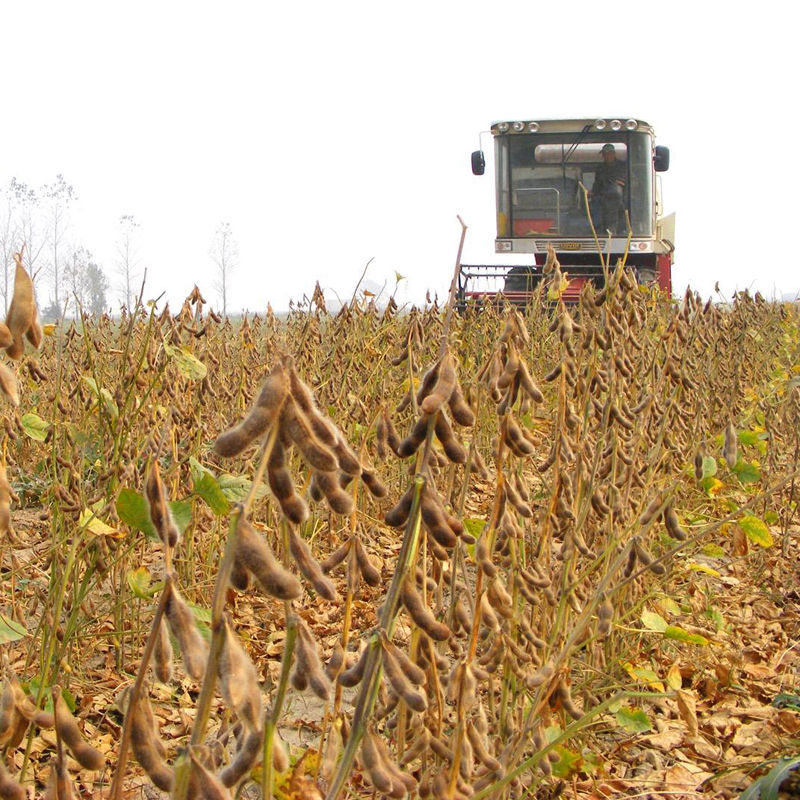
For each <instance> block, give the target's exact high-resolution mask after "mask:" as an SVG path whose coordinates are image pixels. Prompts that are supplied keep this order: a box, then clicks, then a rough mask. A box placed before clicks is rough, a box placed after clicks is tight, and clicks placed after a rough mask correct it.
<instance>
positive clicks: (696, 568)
mask: <svg viewBox="0 0 800 800" xmlns="http://www.w3.org/2000/svg"><path fill="white" fill-rule="evenodd" d="M689 569H690V570H692V572H705V574H706V575H711V576H713V577H714V578H719V577H720V573H719V572H717V570H715V569H714V568H713V567H708V566H706V565H705V564H695V563H691V564H689Z"/></svg>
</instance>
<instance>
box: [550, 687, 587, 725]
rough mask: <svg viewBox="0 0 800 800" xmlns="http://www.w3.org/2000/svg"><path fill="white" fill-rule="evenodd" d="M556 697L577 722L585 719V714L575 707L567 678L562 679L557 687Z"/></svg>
mask: <svg viewBox="0 0 800 800" xmlns="http://www.w3.org/2000/svg"><path fill="white" fill-rule="evenodd" d="M556 696H557V697H558V699H559V700H560V701H561V707H562V708H563V709H564V710H565V711H566V712H567V713H568V714H569V715H570V716H571V717H572V718H573V719H575V720H578V719H581V718H582V717H583V712H582V711H581V710H580V709H579V708H578V707H577V706H576V705H575V703H574V701H573V699H572V694H571V693H570V688H569V684H568V683H567V681H566V679H565V678H561V680H560V681H559V682H558V686H557V687H556Z"/></svg>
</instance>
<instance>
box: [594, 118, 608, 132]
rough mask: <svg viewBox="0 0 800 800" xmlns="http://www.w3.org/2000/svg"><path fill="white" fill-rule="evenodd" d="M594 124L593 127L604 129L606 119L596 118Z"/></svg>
mask: <svg viewBox="0 0 800 800" xmlns="http://www.w3.org/2000/svg"><path fill="white" fill-rule="evenodd" d="M594 126H595V128H597V130H599V131H602V130H605V127H606V121H605V120H604V119H598V120H597V121H596V122H595V123H594Z"/></svg>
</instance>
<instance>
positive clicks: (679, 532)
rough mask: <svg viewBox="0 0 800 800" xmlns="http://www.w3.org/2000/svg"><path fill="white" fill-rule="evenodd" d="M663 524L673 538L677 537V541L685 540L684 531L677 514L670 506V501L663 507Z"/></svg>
mask: <svg viewBox="0 0 800 800" xmlns="http://www.w3.org/2000/svg"><path fill="white" fill-rule="evenodd" d="M664 526H665V527H666V529H667V533H668V534H669V535H670V536H671V537H672V538H673V539H677V540H678V541H679V542H683V541H686V538H687V534H686V531H685V530H684V529H683V528H681V524H680V521H679V520H678V515H677V514H676V513H675V509H674V508H673V507H672V503H671V502H670V503H669V504H668V505H667V507H666V508H665V509H664Z"/></svg>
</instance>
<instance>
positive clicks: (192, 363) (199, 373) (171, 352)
mask: <svg viewBox="0 0 800 800" xmlns="http://www.w3.org/2000/svg"><path fill="white" fill-rule="evenodd" d="M164 350H165V352H166V353H167V355H168V356H170V358H172V359H173V360H174V361H175V366H176V367H177V368H178V372H180V373H181V375H183V377H184V378H188V379H189V380H192V381H201V380H203V378H205V376H206V373H207V372H208V369H207V367H206V365H205V364H204V363H203V362H202V361H201V360H200V359H199V358H197V357H196V356H194V355H192V353H190V352H189V350H188V349H187V348H185V347H173V346H172V345H171V344H167V342H164Z"/></svg>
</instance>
